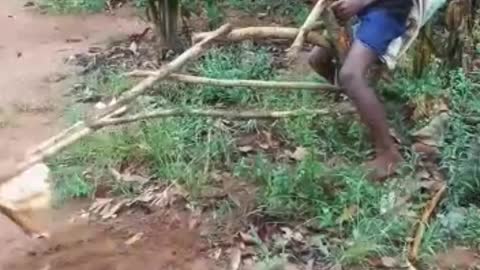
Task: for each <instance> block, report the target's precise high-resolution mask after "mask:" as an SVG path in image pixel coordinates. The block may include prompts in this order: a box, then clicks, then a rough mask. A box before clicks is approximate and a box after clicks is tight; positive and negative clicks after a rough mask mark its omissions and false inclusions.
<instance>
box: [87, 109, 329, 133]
mask: <svg viewBox="0 0 480 270" xmlns="http://www.w3.org/2000/svg"><path fill="white" fill-rule="evenodd" d="M332 113H333V112H332V111H330V110H325V109H324V110H322V109H319V110H292V111H233V110H217V109H210V110H202V109H184V108H180V109H162V110H156V111H153V112H148V113H141V114H137V115H134V116H126V117H122V118H111V119H105V120H101V121H98V122H96V123H95V124H94V125H93V126H94V127H95V128H97V129H98V128H102V127H105V126H113V125H123V124H128V123H132V122H137V121H141V120H146V119H152V118H162V117H179V116H204V117H215V118H229V119H276V118H287V117H296V116H303V115H328V114H332Z"/></svg>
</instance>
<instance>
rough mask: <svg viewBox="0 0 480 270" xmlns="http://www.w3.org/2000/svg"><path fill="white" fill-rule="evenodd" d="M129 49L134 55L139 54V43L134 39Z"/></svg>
mask: <svg viewBox="0 0 480 270" xmlns="http://www.w3.org/2000/svg"><path fill="white" fill-rule="evenodd" d="M128 50H129V51H131V52H132V53H133V54H134V55H137V54H138V44H137V43H136V42H135V41H134V42H132V43H130V46H129V47H128Z"/></svg>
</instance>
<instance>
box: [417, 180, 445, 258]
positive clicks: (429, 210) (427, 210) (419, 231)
mask: <svg viewBox="0 0 480 270" xmlns="http://www.w3.org/2000/svg"><path fill="white" fill-rule="evenodd" d="M446 190H447V185H446V184H444V185H443V186H442V187H441V188H440V189H439V190H438V191H437V193H435V196H433V198H432V200H431V201H430V202H429V203H428V204H427V206H426V207H425V211H424V212H423V214H422V218H421V219H420V221H419V223H418V227H417V229H416V232H415V238H414V240H413V243H412V245H411V248H410V251H409V252H408V259H409V261H410V262H411V263H415V262H416V261H417V258H418V251H419V249H420V245H421V243H422V238H423V234H424V233H425V227H426V226H427V223H428V220H429V219H430V217H431V216H432V214H433V211H434V210H435V208H436V207H437V205H438V204H439V203H440V199H441V198H442V196H443V194H444V193H445V191H446Z"/></svg>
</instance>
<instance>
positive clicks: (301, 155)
mask: <svg viewBox="0 0 480 270" xmlns="http://www.w3.org/2000/svg"><path fill="white" fill-rule="evenodd" d="M307 154H308V151H307V149H306V148H304V147H297V148H296V149H295V151H294V152H293V153H292V152H287V155H288V157H290V158H291V159H293V160H296V161H302V160H304V159H305V157H306V156H307Z"/></svg>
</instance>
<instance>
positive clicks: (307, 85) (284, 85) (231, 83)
mask: <svg viewBox="0 0 480 270" xmlns="http://www.w3.org/2000/svg"><path fill="white" fill-rule="evenodd" d="M152 74H155V71H148V70H135V71H132V72H129V73H127V75H128V76H152ZM166 80H171V81H178V82H183V83H194V84H205V85H215V86H222V87H251V88H267V89H283V90H289V89H296V90H327V91H339V90H340V88H339V87H337V86H334V85H332V84H328V83H315V82H288V81H258V80H225V79H212V78H207V77H199V76H192V75H184V74H175V73H174V74H171V75H170V76H168V77H167V78H166Z"/></svg>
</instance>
